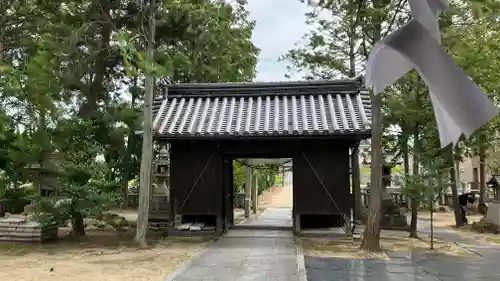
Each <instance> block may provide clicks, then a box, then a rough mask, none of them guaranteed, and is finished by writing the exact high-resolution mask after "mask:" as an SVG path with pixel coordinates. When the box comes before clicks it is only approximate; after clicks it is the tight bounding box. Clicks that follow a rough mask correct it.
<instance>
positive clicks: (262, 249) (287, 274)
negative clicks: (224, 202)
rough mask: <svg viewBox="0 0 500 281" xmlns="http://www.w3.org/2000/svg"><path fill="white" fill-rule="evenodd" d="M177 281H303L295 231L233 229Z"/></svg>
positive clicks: (195, 261)
mask: <svg viewBox="0 0 500 281" xmlns="http://www.w3.org/2000/svg"><path fill="white" fill-rule="evenodd" d="M170 280H173V281H299V277H298V273H297V250H296V245H295V241H294V238H293V235H292V233H291V232H287V231H276V230H231V231H230V232H229V233H228V234H227V235H225V236H224V237H222V238H220V239H219V240H218V241H216V242H214V243H213V244H212V245H210V246H209V248H208V249H207V250H206V251H205V252H203V253H202V254H201V255H200V256H198V257H197V258H195V259H194V260H192V261H191V262H190V264H189V266H188V267H186V268H185V269H184V270H182V271H181V272H178V273H177V275H176V276H175V277H173V279H170Z"/></svg>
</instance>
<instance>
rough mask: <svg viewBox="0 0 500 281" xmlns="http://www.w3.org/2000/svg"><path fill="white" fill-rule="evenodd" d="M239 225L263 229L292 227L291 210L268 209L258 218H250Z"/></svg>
mask: <svg viewBox="0 0 500 281" xmlns="http://www.w3.org/2000/svg"><path fill="white" fill-rule="evenodd" d="M238 225H240V226H261V227H266V226H267V227H283V228H288V227H292V226H293V223H292V209H291V208H267V209H265V210H264V212H262V214H260V215H259V216H258V217H257V218H249V219H246V220H244V221H242V222H241V223H239V224H238Z"/></svg>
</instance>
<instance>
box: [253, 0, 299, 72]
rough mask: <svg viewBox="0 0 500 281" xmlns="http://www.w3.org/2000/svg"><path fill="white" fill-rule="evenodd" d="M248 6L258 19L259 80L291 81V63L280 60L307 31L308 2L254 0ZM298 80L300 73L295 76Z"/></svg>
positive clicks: (256, 19)
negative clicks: (289, 77) (288, 65)
mask: <svg viewBox="0 0 500 281" xmlns="http://www.w3.org/2000/svg"><path fill="white" fill-rule="evenodd" d="M248 7H249V10H250V18H251V19H252V20H255V22H256V25H255V29H254V34H253V38H252V40H253V42H254V44H255V45H256V46H257V47H258V48H260V49H261V53H260V55H259V61H258V64H257V78H256V80H257V81H283V80H289V79H286V78H285V74H286V73H287V71H286V65H287V63H286V62H279V61H278V59H279V57H280V56H281V55H283V54H285V53H286V52H287V51H288V50H290V49H292V48H293V47H294V45H295V43H297V42H298V41H299V40H300V39H301V38H302V36H303V35H304V34H305V33H306V32H307V30H308V27H307V25H306V24H305V15H304V14H305V13H306V11H307V5H306V4H304V3H301V2H300V1H299V0H250V1H248ZM298 79H300V75H298V74H295V75H293V76H292V78H291V80H298Z"/></svg>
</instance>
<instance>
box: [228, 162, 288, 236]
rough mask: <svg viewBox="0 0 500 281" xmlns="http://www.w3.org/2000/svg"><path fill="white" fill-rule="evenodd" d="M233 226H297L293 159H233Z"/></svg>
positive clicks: (231, 224) (278, 227) (269, 227)
mask: <svg viewBox="0 0 500 281" xmlns="http://www.w3.org/2000/svg"><path fill="white" fill-rule="evenodd" d="M231 163H232V172H233V175H232V178H233V181H232V188H231V190H230V191H229V192H230V193H231V194H230V196H232V198H231V200H230V201H231V202H232V205H231V207H232V210H228V211H229V212H230V213H231V214H232V218H231V221H230V222H229V224H230V227H231V228H258V229H260V228H265V229H287V230H292V229H293V219H292V218H293V209H294V200H293V189H294V188H293V159H292V158H232V159H231Z"/></svg>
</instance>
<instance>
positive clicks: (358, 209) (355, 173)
mask: <svg viewBox="0 0 500 281" xmlns="http://www.w3.org/2000/svg"><path fill="white" fill-rule="evenodd" d="M351 171H352V193H353V195H354V218H355V219H356V220H363V213H362V210H363V208H362V202H361V181H360V171H359V146H356V147H354V148H352V150H351Z"/></svg>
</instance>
